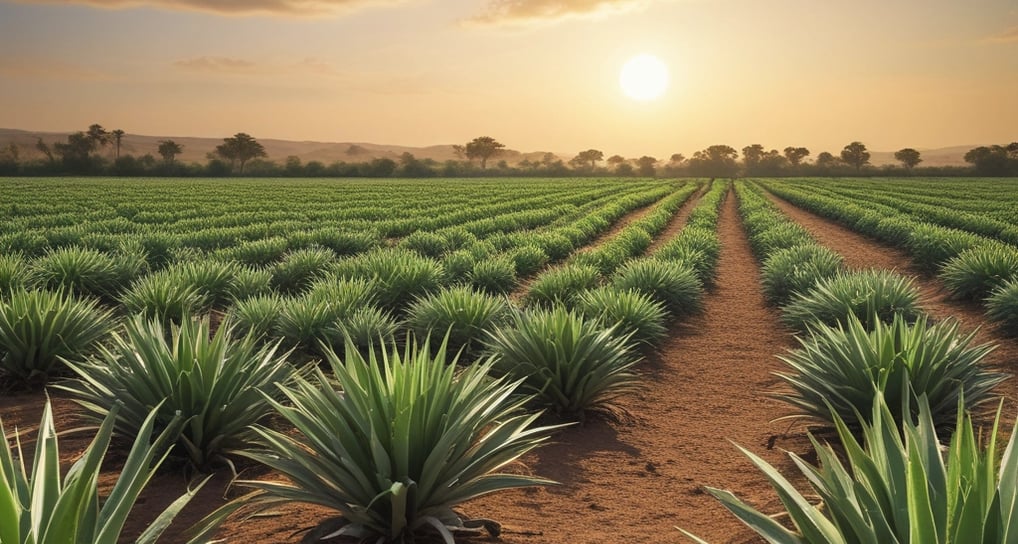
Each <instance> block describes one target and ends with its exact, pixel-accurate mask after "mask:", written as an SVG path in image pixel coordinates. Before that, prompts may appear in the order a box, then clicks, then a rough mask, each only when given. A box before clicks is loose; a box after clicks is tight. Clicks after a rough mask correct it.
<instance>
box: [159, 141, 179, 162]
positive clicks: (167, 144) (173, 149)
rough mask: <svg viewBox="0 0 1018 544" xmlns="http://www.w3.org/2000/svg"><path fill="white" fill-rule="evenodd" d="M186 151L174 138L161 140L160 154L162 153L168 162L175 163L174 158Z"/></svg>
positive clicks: (164, 159)
mask: <svg viewBox="0 0 1018 544" xmlns="http://www.w3.org/2000/svg"><path fill="white" fill-rule="evenodd" d="M183 152H184V148H183V147H181V145H180V144H178V143H177V142H174V141H173V140H160V141H159V154H160V155H162V157H163V161H165V162H166V164H173V159H175V158H176V157H177V155H180V154H181V153H183Z"/></svg>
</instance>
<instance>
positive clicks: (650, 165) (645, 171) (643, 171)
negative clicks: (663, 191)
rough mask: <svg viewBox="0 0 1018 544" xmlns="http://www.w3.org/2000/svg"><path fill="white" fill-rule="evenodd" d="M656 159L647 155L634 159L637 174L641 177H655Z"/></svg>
mask: <svg viewBox="0 0 1018 544" xmlns="http://www.w3.org/2000/svg"><path fill="white" fill-rule="evenodd" d="M656 165H657V159H655V158H654V157H651V156H649V155H644V156H642V157H640V158H639V159H636V166H637V173H639V174H640V175H641V176H643V177H647V178H652V177H654V176H655V175H657V168H655V166H656Z"/></svg>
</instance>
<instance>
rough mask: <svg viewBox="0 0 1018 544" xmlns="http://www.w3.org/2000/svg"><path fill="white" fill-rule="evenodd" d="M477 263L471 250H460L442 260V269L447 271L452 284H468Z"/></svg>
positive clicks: (446, 274) (446, 273)
mask: <svg viewBox="0 0 1018 544" xmlns="http://www.w3.org/2000/svg"><path fill="white" fill-rule="evenodd" d="M476 261H477V259H475V258H474V256H473V254H471V253H470V251H469V250H466V249H459V250H456V251H453V252H452V253H449V254H448V255H446V256H445V258H444V259H442V268H444V269H445V276H446V278H447V279H448V280H449V281H450V282H452V283H460V282H468V281H469V280H470V274H471V272H473V271H474V263H475V262H476Z"/></svg>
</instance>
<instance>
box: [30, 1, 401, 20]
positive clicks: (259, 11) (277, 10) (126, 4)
mask: <svg viewBox="0 0 1018 544" xmlns="http://www.w3.org/2000/svg"><path fill="white" fill-rule="evenodd" d="M16 1H20V2H21V3H24V4H60V5H66V4H79V5H85V6H91V7H95V8H106V9H126V8H137V7H155V8H161V9H167V10H182V11H201V12H205V13H212V14H217V15H290V16H301V17H306V16H321V15H336V14H341V13H346V12H349V11H352V10H355V9H358V8H363V7H367V6H371V5H380V4H394V3H397V2H399V1H401V0H147V1H146V0H16Z"/></svg>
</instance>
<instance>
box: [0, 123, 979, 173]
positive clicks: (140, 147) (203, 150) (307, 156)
mask: <svg viewBox="0 0 1018 544" xmlns="http://www.w3.org/2000/svg"><path fill="white" fill-rule="evenodd" d="M68 134H69V133H67V132H32V131H27V130H18V129H9V128H0V149H3V148H6V147H7V146H8V145H9V144H10V143H11V142H13V143H15V144H16V145H17V146H18V148H19V149H20V152H21V156H22V157H25V158H29V157H38V156H40V155H39V153H38V152H37V151H36V150H35V142H36V140H37V139H38V138H42V139H43V141H45V142H46V143H49V144H51V145H52V144H53V143H54V142H59V141H64V140H65V139H66V138H67V135H68ZM160 140H173V141H175V142H177V143H178V144H180V145H181V146H183V148H184V152H183V153H182V154H180V155H179V156H178V157H177V159H178V160H181V161H184V162H205V161H206V159H207V155H208V154H209V153H211V152H212V151H214V150H215V148H216V146H217V145H219V144H221V143H223V140H222V138H194V137H188V136H144V135H140V134H126V135H124V137H123V139H122V140H121V144H120V152H121V153H122V154H131V155H135V156H141V155H145V154H147V153H150V154H152V155H153V156H154V157H156V158H158V157H159V153H158V151H157V150H158V148H159V141H160ZM258 141H259V142H261V144H262V145H263V146H265V152H266V153H268V158H269V159H270V160H275V161H277V162H283V160H285V159H286V157H289V156H291V155H293V156H297V157H300V159H301V161H303V162H305V163H306V162H309V161H320V162H322V163H325V164H329V163H332V162H335V161H345V162H365V161H370V160H372V159H378V158H389V159H393V160H396V159H398V158H399V156H400V155H402V154H403V153H411V154H413V156H414V157H417V158H418V159H434V160H436V161H438V162H443V161H447V160H450V159H457V158H458V157H457V156H456V153H455V151H453V146H452V145H451V144H450V145H432V146H428V147H408V146H399V145H385V144H373V143H367V142H312V141H291V140H274V139H269V138H259V139H258ZM979 145H983V144H972V145H958V146H952V147H941V148H936V149H919V151H920V152H921V153H922V158H923V163H922V166H966V165H967V163H966V162H965V160H964V159H963V157H964V156H965V153H966V152H968V150H970V149H972V148H974V147H978V146H979ZM692 151H693V150H690V152H689V153H688V155H690V156H692V154H693V153H692ZM818 152H819V151H817V150H814V153H813V157H810V158H811V159H812V158H815V156H816V154H817V153H818ZM832 152H834V151H832ZM105 153H107V154H108V155H109V156H110V157H112V156H113V148H112V146H108V147H107V148H106V151H105ZM870 153H871V154H872V157H871V158H870V162H871V163H873V164H874V165H877V166H880V165H883V164H897V162H898V161H896V160H894V152H893V151H870ZM835 154H836V153H835ZM544 155H545V152H544V151H534V152H525V153H524V152H520V151H516V150H511V149H509V150H506V151H505V152H504V153H503V154H502V155H501V156H500V157H499V160H505V161H507V162H508V163H510V164H515V163H518V162H520V161H522V160H524V159H529V160H531V161H539V160H541V158H542V157H544ZM556 156H557V157H558V158H560V159H562V160H565V161H568V160H569V159H571V158H572V157H573V155H567V154H556Z"/></svg>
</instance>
